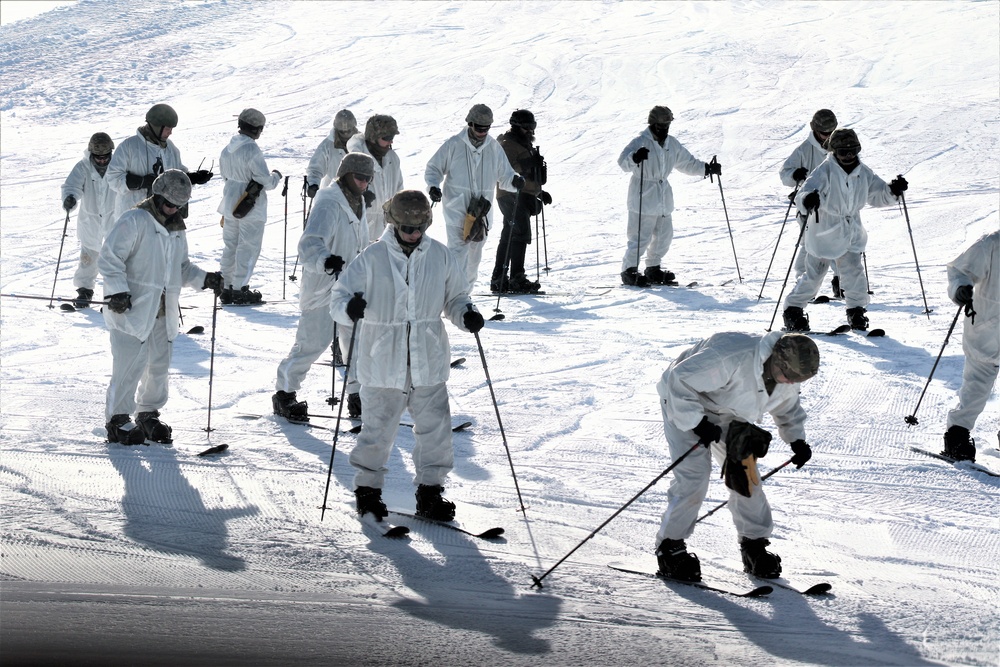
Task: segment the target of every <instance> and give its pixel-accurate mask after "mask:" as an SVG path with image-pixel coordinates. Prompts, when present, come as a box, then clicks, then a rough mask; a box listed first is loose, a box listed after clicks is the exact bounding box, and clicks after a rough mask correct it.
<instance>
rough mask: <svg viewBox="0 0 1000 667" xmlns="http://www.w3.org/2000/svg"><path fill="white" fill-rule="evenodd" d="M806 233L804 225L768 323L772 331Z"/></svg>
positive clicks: (817, 216) (817, 211)
mask: <svg viewBox="0 0 1000 667" xmlns="http://www.w3.org/2000/svg"><path fill="white" fill-rule="evenodd" d="M816 224H817V225H818V224H819V209H816ZM805 233H806V226H805V225H802V229H800V230H799V238H798V239H797V240H796V241H795V250H793V251H792V259H791V261H789V262H788V271H786V272H785V282H783V283H781V292H780V293H779V294H778V301H777V302H776V303H775V304H774V312H773V313H771V323H770V324H768V325H767V330H768V331H770V330H771V328H772V327H774V318H775V317H777V315H778V308H781V297H783V296H784V295H785V287H786V286H787V285H788V276H790V275H792V267H793V266H794V265H795V255H797V254H798V253H799V245H800V244H801V243H802V235H803V234H805Z"/></svg>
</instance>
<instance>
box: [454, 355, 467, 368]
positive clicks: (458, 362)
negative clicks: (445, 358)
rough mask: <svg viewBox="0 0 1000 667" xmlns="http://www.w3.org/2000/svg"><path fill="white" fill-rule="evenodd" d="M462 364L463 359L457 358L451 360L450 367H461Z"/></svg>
mask: <svg viewBox="0 0 1000 667" xmlns="http://www.w3.org/2000/svg"><path fill="white" fill-rule="evenodd" d="M464 363H465V357H459V358H458V359H452V361H451V367H452V368H455V367H457V366H461V365H462V364H464Z"/></svg>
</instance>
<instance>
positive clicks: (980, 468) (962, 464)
mask: <svg viewBox="0 0 1000 667" xmlns="http://www.w3.org/2000/svg"><path fill="white" fill-rule="evenodd" d="M910 449H911V450H913V451H914V452H918V453H920V454H924V455H926V456H930V457H932V458H935V459H940V460H941V461H946V462H948V463H950V464H952V465H953V466H955V467H956V468H959V469H964V470H971V471H974V472H981V473H984V474H986V475H989V476H990V477H1000V473H998V472H994V471H992V470H990V469H989V468H987V467H986V466H984V465H980V464H978V463H976V462H975V461H958V460H956V459H953V458H951V457H950V456H945V455H944V454H936V453H934V452H932V451H930V450H929V449H921V448H920V447H910Z"/></svg>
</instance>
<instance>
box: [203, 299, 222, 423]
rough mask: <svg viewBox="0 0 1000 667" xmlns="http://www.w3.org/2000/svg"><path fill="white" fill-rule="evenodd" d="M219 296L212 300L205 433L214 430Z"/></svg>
mask: <svg viewBox="0 0 1000 667" xmlns="http://www.w3.org/2000/svg"><path fill="white" fill-rule="evenodd" d="M219 308H221V306H219V295H218V294H216V295H215V296H214V297H213V298H212V346H211V352H210V353H209V355H208V423H207V424H206V425H205V432H206V433H211V432H212V431H214V430H215V429H213V428H212V380H213V378H214V377H215V323H216V321H217V320H218V316H219Z"/></svg>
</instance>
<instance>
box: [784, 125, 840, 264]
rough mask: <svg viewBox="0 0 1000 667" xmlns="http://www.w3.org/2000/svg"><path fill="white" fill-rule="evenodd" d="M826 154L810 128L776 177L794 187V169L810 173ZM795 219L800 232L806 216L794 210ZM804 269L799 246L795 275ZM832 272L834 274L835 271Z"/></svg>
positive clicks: (803, 249) (804, 258)
mask: <svg viewBox="0 0 1000 667" xmlns="http://www.w3.org/2000/svg"><path fill="white" fill-rule="evenodd" d="M827 155H828V153H827V150H826V149H825V148H823V147H822V146H821V145H820V143H819V141H817V140H816V134H815V133H814V132H813V131H812V130H811V129H810V130H809V136H808V137H807V138H806V140H805V141H803V142H802V143H801V144H799V147H798V148H796V149H795V150H794V151H792V154H791V155H789V156H788V159H787V160H785V163H784V164H783V165H781V171H779V172H778V177H779V178H780V179H781V183H782V185H787V186H788V187H790V188H794V187H795V186H796V185H797V183H796V182H795V179H794V178H792V174H793V173H795V170H796V169H799V168H800V167H804V168H805V169H806V170H807V171H808V172H809V173H810V174H811V173H812V172H813V171H815V170H816V167H818V166H819V165H820V164H822V163H823V161H824V160H825V159H826V157H827ZM807 178H808V176H807ZM795 219H796V220H798V221H799V231H800V232H801V231H802V229H803V228H804V227H805V225H806V216H804V215H802V213H800V212H799V211H798V210H796V211H795ZM805 271H806V251H805V248H803V247H801V246H800V247H799V252H798V254H796V255H795V275H796V276H801V275H802V274H803V273H805ZM834 274H835V275H836V271H834Z"/></svg>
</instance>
